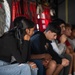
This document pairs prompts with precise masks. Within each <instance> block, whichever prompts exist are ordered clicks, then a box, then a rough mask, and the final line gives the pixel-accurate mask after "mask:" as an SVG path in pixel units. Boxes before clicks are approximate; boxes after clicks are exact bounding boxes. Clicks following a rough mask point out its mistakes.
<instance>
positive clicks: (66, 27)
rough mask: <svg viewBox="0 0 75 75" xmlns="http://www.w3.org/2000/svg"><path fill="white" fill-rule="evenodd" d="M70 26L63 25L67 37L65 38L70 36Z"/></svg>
mask: <svg viewBox="0 0 75 75" xmlns="http://www.w3.org/2000/svg"><path fill="white" fill-rule="evenodd" d="M71 32H72V31H71V25H70V24H66V25H65V33H64V34H65V35H66V36H67V37H69V36H71Z"/></svg>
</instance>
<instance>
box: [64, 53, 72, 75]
mask: <svg viewBox="0 0 75 75" xmlns="http://www.w3.org/2000/svg"><path fill="white" fill-rule="evenodd" d="M64 57H65V58H66V59H68V60H69V62H70V64H69V66H67V67H65V68H64V75H68V74H71V72H72V64H73V63H72V57H71V56H70V55H68V54H65V55H64Z"/></svg>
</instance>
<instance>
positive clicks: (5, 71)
mask: <svg viewBox="0 0 75 75" xmlns="http://www.w3.org/2000/svg"><path fill="white" fill-rule="evenodd" d="M14 26H15V27H14V28H12V29H11V30H9V31H8V32H6V33H5V34H4V35H3V36H1V37H0V75H25V74H26V75H37V70H38V68H37V66H36V64H35V63H34V62H30V37H31V36H32V34H33V32H34V27H35V25H34V23H33V22H32V21H30V20H28V19H26V18H25V17H17V18H15V20H14ZM12 56H13V57H14V58H15V60H16V62H15V63H13V62H12V63H11V58H12Z"/></svg>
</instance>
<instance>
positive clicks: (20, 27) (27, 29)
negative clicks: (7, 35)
mask: <svg viewBox="0 0 75 75" xmlns="http://www.w3.org/2000/svg"><path fill="white" fill-rule="evenodd" d="M34 26H35V25H34V23H33V22H32V21H31V20H29V19H26V18H25V17H17V18H15V20H14V27H15V28H16V30H17V31H18V32H17V33H20V35H21V36H22V37H24V35H25V34H28V35H29V36H32V34H33V31H34Z"/></svg>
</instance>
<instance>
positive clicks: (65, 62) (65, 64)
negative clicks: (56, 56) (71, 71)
mask: <svg viewBox="0 0 75 75" xmlns="http://www.w3.org/2000/svg"><path fill="white" fill-rule="evenodd" d="M62 65H63V66H64V67H66V66H68V65H69V60H67V59H65V58H63V59H62Z"/></svg>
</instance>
